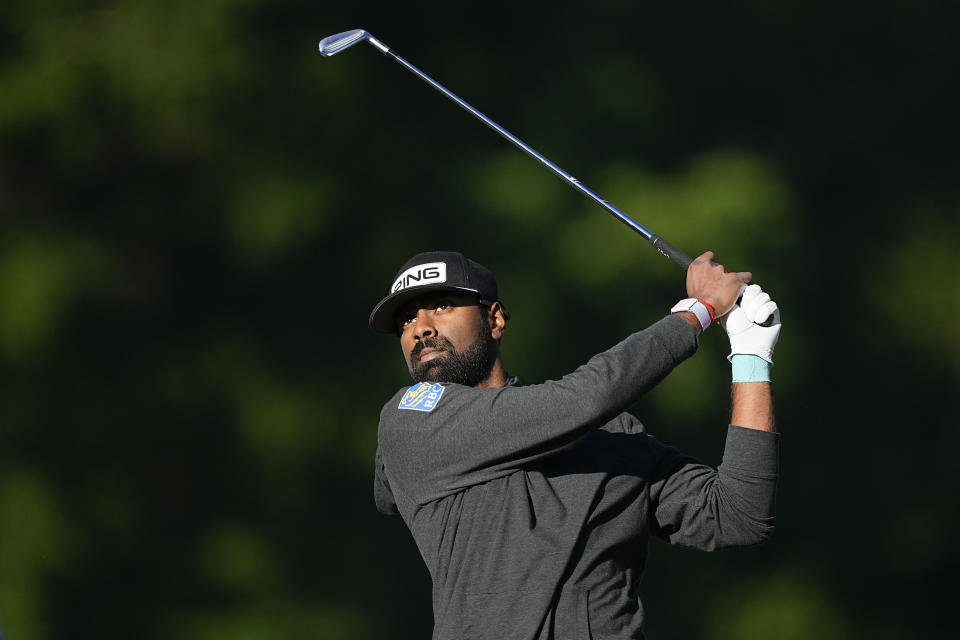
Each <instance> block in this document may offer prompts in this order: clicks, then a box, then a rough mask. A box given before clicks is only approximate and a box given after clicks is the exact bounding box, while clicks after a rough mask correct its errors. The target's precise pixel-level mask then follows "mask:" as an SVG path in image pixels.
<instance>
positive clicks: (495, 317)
mask: <svg viewBox="0 0 960 640" xmlns="http://www.w3.org/2000/svg"><path fill="white" fill-rule="evenodd" d="M750 281H751V274H749V273H730V272H727V271H726V269H724V268H723V266H722V265H720V264H717V263H716V262H715V261H714V259H713V254H712V253H710V252H707V253H705V254H703V255H701V256H700V257H698V258H697V259H696V260H695V261H694V262H693V263H692V264H691V265H690V268H689V270H688V271H687V276H686V286H687V294H688V298H686V299H684V300H681V301H680V302H679V303H677V305H675V306H674V307H673V308H672V309H670V312H669V313H668V314H667V315H666V317H664V318H663V319H661V320H659V321H657V322H655V323H654V324H652V325H651V326H649V327H648V328H646V329H644V330H642V331H639V332H637V333H634V334H632V335H630V336H628V337H627V338H626V339H624V340H623V341H622V342H620V343H619V344H617V345H615V346H613V347H612V348H610V349H608V350H607V351H604V352H602V353H599V354H598V355H596V356H594V357H593V358H591V359H590V360H589V361H588V362H587V363H586V364H584V365H583V366H581V367H580V368H578V369H577V370H576V371H574V372H572V373H570V374H568V375H566V376H564V377H563V378H561V379H559V380H556V381H548V382H545V383H543V384H537V385H529V386H522V385H521V384H520V382H519V380H517V378H516V377H514V376H512V375H510V374H509V373H508V372H507V370H506V369H505V366H504V362H503V359H502V357H501V354H500V340H501V338H502V337H503V335H504V332H505V330H506V327H507V320H508V319H509V315H508V314H507V312H506V310H505V308H504V305H503V303H502V302H501V301H500V299H499V295H498V292H497V284H496V281H495V280H494V277H493V275H492V274H491V272H490V271H489V270H487V269H486V268H484V267H482V266H481V265H479V264H477V263H476V262H473V261H472V260H469V259H467V258H465V257H464V256H463V255H461V254H459V253H455V252H448V251H439V252H430V253H422V254H419V255H417V256H414V257H413V258H411V259H410V260H408V261H407V263H406V264H404V265H403V266H402V267H401V268H400V271H399V272H398V273H397V275H396V277H395V278H394V279H393V281H392V282H391V286H390V293H389V294H388V295H387V296H386V297H385V298H384V299H383V300H381V301H380V303H379V304H377V306H376V307H375V308H374V310H373V313H372V314H371V315H370V326H371V328H373V329H374V330H375V331H378V332H381V333H393V334H395V335H398V336H399V337H400V347H401V349H402V351H403V355H404V358H405V359H406V361H407V366H408V367H409V370H410V374H411V376H412V377H413V380H414V383H415V384H414V385H413V386H411V387H409V388H403V389H401V390H400V391H398V392H397V394H396V395H395V396H394V397H393V398H391V399H390V400H389V401H388V402H387V403H386V405H384V407H383V410H382V412H381V414H380V425H379V433H378V446H377V453H376V472H375V481H374V498H375V500H376V504H377V507H378V508H379V510H380V511H382V512H384V513H388V514H396V513H399V514H400V516H401V517H402V518H403V520H404V522H405V523H406V525H407V527H409V529H410V532H411V533H412V534H413V538H414V540H415V541H416V543H417V546H418V548H419V550H420V554H421V556H422V557H423V560H424V562H425V563H426V565H427V568H428V569H429V571H430V576H431V578H432V581H433V614H434V631H433V638H434V639H435V640H507V639H510V640H513V639H516V640H547V639H555V640H561V639H563V640H566V639H569V640H588V639H591V638H592V639H593V640H601V639H604V638H611V639H613V638H616V639H617V640H623V639H626V638H631V639H636V638H643V637H644V636H643V632H642V629H641V627H642V624H643V607H642V606H641V604H640V601H639V598H638V588H639V584H640V577H641V574H642V572H643V567H644V564H645V560H646V553H647V540H648V538H649V536H650V534H653V535H656V536H658V537H660V538H663V539H664V540H667V541H668V542H670V543H673V544H679V545H684V546H688V547H694V548H697V549H703V550H706V551H712V550H715V549H721V548H724V547H734V546H745V545H752V544H757V543H759V542H762V541H763V540H764V539H766V538H767V537H768V536H769V535H770V534H771V532H772V531H773V528H774V494H775V489H776V480H777V466H778V460H777V456H778V434H776V433H774V425H773V407H772V401H771V392H770V382H769V380H770V378H769V368H770V364H772V356H773V347H774V344H775V343H776V340H777V337H778V334H779V331H780V322H779V311H778V310H777V308H776V304H775V303H774V302H773V301H771V300H770V297H769V296H768V295H767V294H766V293H764V292H763V291H762V290H761V289H760V288H759V287H758V286H756V285H751V286H746V285H748V284H749V283H750ZM744 287H746V288H745V289H744ZM741 292H742V299H741V301H740V303H739V304H737V300H738V297H739V296H740V295H741ZM664 310H665V311H666V310H667V307H666V305H664ZM715 320H717V321H719V323H720V324H722V325H723V326H724V327H725V329H726V331H727V333H728V335H729V336H730V342H731V347H732V348H731V356H730V360H731V362H732V367H733V392H732V398H733V400H732V403H733V407H732V414H731V415H732V417H731V423H732V424H731V425H730V426H729V427H728V428H727V438H726V448H725V451H724V456H723V463H722V464H721V465H720V466H719V468H713V467H710V466H707V465H704V464H701V463H700V462H698V461H696V460H695V459H693V458H690V457H688V456H685V455H682V454H681V453H679V452H678V451H677V450H675V449H673V448H671V447H669V446H666V445H664V444H662V443H660V442H659V441H657V440H655V439H654V438H653V437H651V436H649V435H647V434H646V433H645V431H644V427H643V425H642V424H641V423H640V421H639V420H637V419H636V418H635V417H633V416H632V415H630V414H628V413H624V410H625V409H626V408H627V407H628V406H630V405H631V404H632V403H633V402H635V401H636V400H637V399H638V398H640V397H641V396H642V395H643V394H644V393H646V392H647V391H649V390H650V389H651V388H653V387H654V386H655V385H656V384H657V383H658V382H660V380H662V379H663V378H664V376H666V375H667V374H668V373H670V371H672V370H673V368H674V367H676V366H677V365H678V364H680V363H681V362H683V361H684V360H686V359H687V358H689V357H690V356H692V355H693V354H694V352H695V351H696V350H697V345H698V340H699V338H698V336H699V335H700V333H701V332H702V331H704V330H706V329H707V327H709V326H710V324H711V323H712V322H714V321H715ZM763 325H768V326H763ZM584 330H589V327H588V326H584ZM688 394H689V398H690V402H696V401H697V389H695V388H691V389H689V390H688Z"/></svg>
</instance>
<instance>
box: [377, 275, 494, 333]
mask: <svg viewBox="0 0 960 640" xmlns="http://www.w3.org/2000/svg"><path fill="white" fill-rule="evenodd" d="M432 291H459V292H466V293H474V294H476V295H478V296H479V295H480V292H479V291H477V290H476V289H468V288H467V287H450V286H445V285H442V284H438V285H430V286H423V287H408V288H406V289H401V290H400V291H397V292H396V293H391V294H390V295H388V296H387V297H386V298H384V299H383V300H381V301H380V302H378V303H377V306H375V307H374V308H373V311H372V312H370V320H369V323H370V328H371V329H373V330H374V331H376V332H377V333H393V334H396V333H397V325H396V321H395V320H394V318H395V316H396V315H397V311H398V310H399V309H400V307H402V306H403V305H404V304H406V303H407V302H409V301H410V300H413V299H414V298H419V297H420V296H422V295H423V294H425V293H430V292H432Z"/></svg>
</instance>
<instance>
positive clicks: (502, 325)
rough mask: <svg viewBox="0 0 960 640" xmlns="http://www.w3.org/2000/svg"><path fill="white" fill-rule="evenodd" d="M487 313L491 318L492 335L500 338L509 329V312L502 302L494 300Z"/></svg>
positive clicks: (497, 338) (494, 337) (496, 338)
mask: <svg viewBox="0 0 960 640" xmlns="http://www.w3.org/2000/svg"><path fill="white" fill-rule="evenodd" d="M487 314H488V316H487V317H488V318H489V320H490V335H491V336H492V337H493V339H494V340H500V338H502V337H503V334H504V332H505V331H506V330H507V312H506V310H505V309H504V308H503V305H502V304H500V303H499V302H494V303H493V304H491V305H490V307H489V308H488V309H487Z"/></svg>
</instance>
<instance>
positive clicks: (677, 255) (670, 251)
mask: <svg viewBox="0 0 960 640" xmlns="http://www.w3.org/2000/svg"><path fill="white" fill-rule="evenodd" d="M648 239H649V240H650V244H652V245H653V248H654V249H656V250H657V251H659V252H660V253H661V254H662V255H664V256H666V257H667V258H670V260H672V261H673V262H674V263H676V264H677V265H678V266H679V267H680V268H681V269H683V270H684V271H686V270H687V267H689V266H690V263H691V262H693V258H691V257H690V256H688V255H687V254H685V253H684V252H683V251H680V249H677V248H676V247H675V246H673V245H672V244H670V243H669V242H667V241H666V240H664V239H663V238H661V237H660V236H658V235H657V234H653V235H651V236H650V238H648Z"/></svg>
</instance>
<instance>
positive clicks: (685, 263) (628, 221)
mask: <svg viewBox="0 0 960 640" xmlns="http://www.w3.org/2000/svg"><path fill="white" fill-rule="evenodd" d="M367 40H368V41H369V42H370V44H371V45H373V46H374V47H376V48H377V49H379V50H380V51H381V52H383V53H385V54H387V55H389V56H391V57H392V58H393V59H394V60H396V61H397V62H399V63H400V64H402V65H403V66H404V67H406V68H407V69H408V70H410V71H411V72H413V73H414V74H416V75H417V76H418V77H419V78H420V79H421V80H423V81H424V82H426V83H427V84H429V85H430V86H431V87H433V88H434V89H436V90H437V91H439V92H440V93H442V94H443V95H445V96H446V97H448V98H450V100H452V101H454V102H456V103H457V104H458V105H460V106H461V107H463V108H464V109H465V110H467V111H469V112H470V114H471V115H473V116H474V117H475V118H477V119H478V120H480V121H481V122H483V123H484V124H485V125H487V126H488V127H490V128H491V129H493V130H494V131H496V132H497V133H499V134H500V135H501V136H503V137H504V138H506V139H507V140H509V141H510V142H512V143H513V144H514V145H515V146H517V147H518V148H520V149H521V150H522V151H523V152H524V153H526V154H527V155H529V156H531V157H533V158H536V159H537V160H539V161H540V162H541V163H543V164H544V165H545V166H546V167H547V168H548V169H550V170H551V171H553V172H554V173H555V174H557V175H558V176H560V177H561V178H562V179H563V180H564V181H566V182H567V183H568V184H569V185H570V186H572V187H574V188H575V189H577V190H578V191H580V192H581V193H582V194H584V195H585V196H587V197H589V198H590V199H592V200H593V201H594V202H596V203H597V204H599V205H600V206H601V207H603V208H604V209H606V210H607V211H609V212H610V213H612V214H613V215H614V216H615V217H616V218H617V219H618V220H620V221H621V222H622V223H624V224H625V225H627V226H628V227H630V228H631V229H633V230H634V231H636V232H637V233H639V234H640V235H642V236H643V237H644V238H646V239H647V241H648V242H649V243H650V244H652V245H653V247H654V248H655V249H656V250H657V251H659V252H660V253H661V254H662V255H664V256H666V257H667V258H669V259H670V260H672V261H673V262H675V263H676V264H677V265H679V266H680V268H682V269H683V270H684V271H686V269H687V267H689V266H690V263H691V262H693V260H692V258H690V256H688V255H687V254H685V253H684V252H683V251H680V250H679V249H677V248H676V247H674V246H673V245H672V244H670V243H669V242H667V241H666V240H664V239H663V238H661V237H660V236H658V235H656V234H655V233H653V232H652V231H650V230H649V229H647V228H646V227H644V226H643V225H641V224H640V223H639V222H637V221H636V220H634V219H633V218H631V217H630V216H628V215H627V214H625V213H624V212H623V211H621V210H620V209H618V208H617V207H615V206H613V205H612V204H610V203H609V202H607V201H606V200H605V199H604V198H602V197H600V196H599V195H598V194H597V193H596V192H594V191H593V190H592V189H590V188H589V187H587V186H586V185H584V184H583V183H582V182H580V181H579V180H577V179H576V178H574V177H573V176H572V175H570V174H569V173H567V172H566V171H564V170H563V169H561V168H560V167H558V166H557V165H555V164H554V163H552V162H551V161H550V160H548V159H547V158H545V157H543V156H542V155H540V154H539V153H537V152H536V151H535V150H534V149H533V148H532V147H531V146H530V145H528V144H526V143H525V142H523V141H522V140H520V139H519V138H517V137H516V136H515V135H513V134H512V133H510V132H509V131H507V130H506V129H504V128H503V127H501V126H500V125H498V124H497V123H496V122H494V121H493V120H491V119H490V118H488V117H487V116H485V115H483V114H482V113H480V112H479V111H477V110H476V109H474V108H473V107H472V106H470V105H469V104H467V103H466V102H464V101H463V100H461V99H460V98H459V97H458V96H457V95H455V94H454V93H452V92H451V91H448V90H447V88H446V87H444V86H443V85H441V84H440V83H439V82H437V81H436V80H434V79H433V78H431V77H430V76H428V75H427V74H425V73H424V72H422V71H420V69H417V68H416V67H415V66H413V65H412V64H410V63H409V62H407V61H406V60H404V59H403V58H401V57H400V56H398V55H397V54H396V53H395V52H394V51H393V50H392V49H391V48H390V47H388V46H386V45H385V44H383V43H382V42H380V41H379V40H377V39H376V38H374V37H373V36H369V37H368V38H367Z"/></svg>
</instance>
